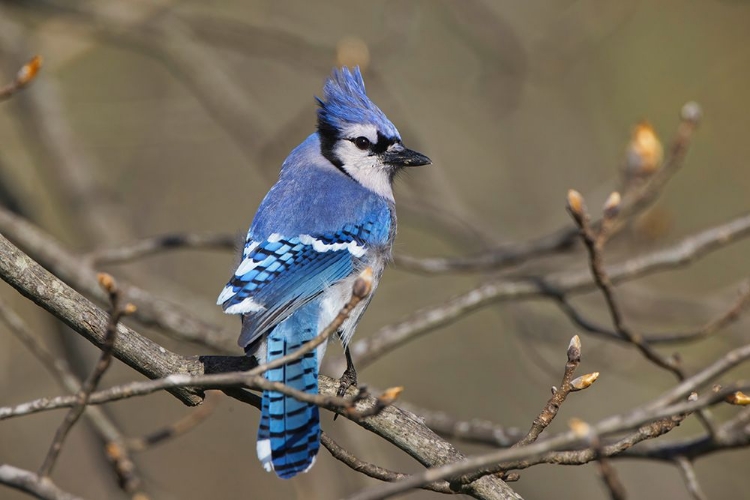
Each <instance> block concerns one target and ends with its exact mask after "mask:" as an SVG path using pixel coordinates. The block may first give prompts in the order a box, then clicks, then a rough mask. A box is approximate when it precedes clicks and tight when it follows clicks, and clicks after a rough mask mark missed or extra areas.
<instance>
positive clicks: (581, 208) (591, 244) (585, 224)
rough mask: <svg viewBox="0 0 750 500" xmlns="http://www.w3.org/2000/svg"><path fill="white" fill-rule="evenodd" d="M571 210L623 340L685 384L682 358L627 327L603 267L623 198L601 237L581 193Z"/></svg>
mask: <svg viewBox="0 0 750 500" xmlns="http://www.w3.org/2000/svg"><path fill="white" fill-rule="evenodd" d="M567 209H568V212H569V213H570V215H571V217H572V218H573V220H574V221H575V223H576V225H577V226H578V228H579V229H580V235H581V239H582V240H583V243H584V245H585V247H586V250H587V251H588V255H589V268H590V269H591V274H592V276H593V278H594V282H595V283H596V286H597V288H599V290H600V291H601V293H602V295H603V296H604V300H605V302H606V304H607V309H608V310H609V314H610V316H611V318H612V324H613V326H614V328H615V331H616V332H617V334H618V335H619V336H621V337H622V338H624V339H626V340H627V341H628V342H629V343H631V344H633V345H634V346H635V347H636V348H637V349H638V350H639V351H640V352H641V354H643V356H644V357H645V358H646V359H648V360H649V361H651V362H652V363H654V364H655V365H657V366H659V367H661V368H663V369H665V370H668V371H670V372H671V373H672V374H674V376H675V377H677V380H679V381H682V380H685V376H686V375H685V372H684V370H683V369H682V367H681V366H680V362H679V358H678V357H676V356H670V357H665V356H662V355H661V354H660V353H659V352H658V351H656V350H655V349H654V348H653V347H652V346H651V345H649V344H648V343H646V341H645V340H644V337H643V335H641V334H639V333H635V332H633V331H632V330H631V329H630V328H629V327H628V326H626V324H625V319H624V317H623V314H622V311H621V310H620V306H619V304H618V302H617V300H616V299H615V292H614V287H613V285H612V281H611V280H610V277H609V275H608V274H607V271H606V269H605V268H604V264H603V257H602V249H603V246H604V244H605V242H606V241H607V238H608V235H609V231H610V230H611V228H612V226H613V224H615V223H616V217H617V215H618V214H619V211H620V195H619V194H617V193H612V195H611V196H610V197H609V199H608V200H607V203H606V204H605V207H604V217H603V219H602V224H601V226H600V232H599V234H594V231H593V230H592V228H591V224H590V222H589V214H588V211H587V210H586V205H585V203H584V201H583V197H582V196H581V195H580V193H578V192H577V191H574V190H570V191H568V203H567ZM698 418H699V420H700V421H701V423H702V424H703V426H704V427H705V428H706V430H707V431H708V432H709V433H710V434H713V433H714V432H715V430H714V427H713V422H712V418H711V416H710V414H709V413H708V412H706V411H700V412H698Z"/></svg>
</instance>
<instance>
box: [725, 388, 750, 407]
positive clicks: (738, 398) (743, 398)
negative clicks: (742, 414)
mask: <svg viewBox="0 0 750 500" xmlns="http://www.w3.org/2000/svg"><path fill="white" fill-rule="evenodd" d="M726 402H727V403H729V404H731V405H738V406H747V405H750V396H748V395H747V394H745V393H744V392H742V391H737V392H733V393H732V394H730V395H729V396H727V397H726Z"/></svg>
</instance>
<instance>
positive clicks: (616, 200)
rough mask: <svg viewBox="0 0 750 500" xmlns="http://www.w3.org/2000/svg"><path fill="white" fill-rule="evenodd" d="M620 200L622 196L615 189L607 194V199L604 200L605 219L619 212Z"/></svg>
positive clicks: (611, 217) (613, 216) (615, 215)
mask: <svg viewBox="0 0 750 500" xmlns="http://www.w3.org/2000/svg"><path fill="white" fill-rule="evenodd" d="M621 201H622V198H621V197H620V193H618V192H617V191H613V192H612V194H610V195H609V198H607V201H606V202H604V218H605V219H613V218H615V217H617V214H619V213H620V202H621Z"/></svg>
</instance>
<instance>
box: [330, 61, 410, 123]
mask: <svg viewBox="0 0 750 500" xmlns="http://www.w3.org/2000/svg"><path fill="white" fill-rule="evenodd" d="M317 101H318V104H320V109H319V110H318V128H319V129H320V131H321V132H327V131H331V130H336V131H341V130H343V129H344V128H346V126H347V125H354V124H367V123H370V124H373V125H375V126H376V127H377V129H378V131H380V132H381V133H382V134H384V135H385V136H387V137H398V130H396V127H395V126H394V125H393V124H392V123H391V122H390V120H388V118H386V116H385V114H384V113H383V112H382V111H381V110H380V108H378V107H377V106H376V105H375V103H373V102H372V101H371V100H370V99H369V98H368V97H367V93H366V92H365V82H364V80H363V79H362V73H361V72H360V70H359V66H356V67H355V68H354V69H352V70H350V69H349V68H347V67H343V68H341V69H334V70H333V74H332V75H331V77H330V78H329V79H328V80H327V81H326V83H325V86H324V87H323V99H320V98H317Z"/></svg>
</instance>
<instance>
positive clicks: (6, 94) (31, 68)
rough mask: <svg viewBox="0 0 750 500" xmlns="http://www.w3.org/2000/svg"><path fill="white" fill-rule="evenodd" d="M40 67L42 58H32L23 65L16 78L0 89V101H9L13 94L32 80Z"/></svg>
mask: <svg viewBox="0 0 750 500" xmlns="http://www.w3.org/2000/svg"><path fill="white" fill-rule="evenodd" d="M41 67H42V57H41V56H34V57H32V58H31V59H30V60H29V62H27V63H26V64H24V65H23V66H22V67H21V69H20V70H19V71H18V73H17V74H16V78H15V79H14V80H13V81H12V82H10V83H9V84H7V85H4V86H2V87H0V101H4V100H6V99H10V98H11V96H12V95H13V94H15V93H16V92H18V91H19V90H21V89H22V88H24V87H26V86H27V85H28V84H30V83H31V82H32V80H34V77H36V75H37V73H38V72H39V70H40V69H41Z"/></svg>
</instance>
